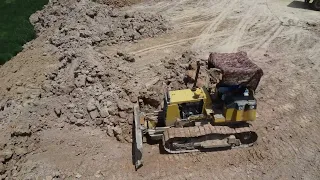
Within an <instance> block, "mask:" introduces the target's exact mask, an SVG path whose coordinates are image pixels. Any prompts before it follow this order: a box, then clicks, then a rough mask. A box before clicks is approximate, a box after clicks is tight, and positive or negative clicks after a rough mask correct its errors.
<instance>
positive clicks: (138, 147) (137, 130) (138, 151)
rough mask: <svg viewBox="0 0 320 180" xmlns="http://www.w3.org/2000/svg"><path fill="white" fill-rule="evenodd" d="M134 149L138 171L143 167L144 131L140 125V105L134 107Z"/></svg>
mask: <svg viewBox="0 0 320 180" xmlns="http://www.w3.org/2000/svg"><path fill="white" fill-rule="evenodd" d="M133 134H134V141H133V143H134V145H133V147H134V149H133V151H134V152H133V156H134V157H133V159H134V165H135V168H136V170H138V169H139V168H140V167H141V166H143V160H142V153H143V151H142V143H143V140H142V131H141V124H140V108H139V105H138V104H135V105H134V133H133Z"/></svg>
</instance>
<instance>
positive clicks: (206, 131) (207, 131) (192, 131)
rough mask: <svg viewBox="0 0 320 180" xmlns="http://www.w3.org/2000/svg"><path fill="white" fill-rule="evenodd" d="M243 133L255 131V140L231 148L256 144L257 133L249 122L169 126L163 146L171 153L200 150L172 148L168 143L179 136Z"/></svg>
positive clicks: (193, 136)
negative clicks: (235, 125)
mask: <svg viewBox="0 0 320 180" xmlns="http://www.w3.org/2000/svg"><path fill="white" fill-rule="evenodd" d="M241 133H253V134H254V136H255V137H254V138H255V140H254V141H253V142H251V143H248V144H246V143H241V144H240V145H239V146H231V148H243V147H249V146H252V145H253V144H254V142H255V141H256V140H257V138H256V133H255V132H253V131H252V129H251V127H250V125H249V124H245V125H244V126H240V127H235V128H233V127H229V126H213V125H211V124H206V125H203V126H193V127H184V128H169V129H167V130H166V131H165V132H164V134H163V146H164V148H165V150H166V151H167V152H169V153H173V154H178V153H188V152H198V151H200V149H190V150H189V149H187V150H171V149H170V148H169V147H168V144H170V143H172V142H173V141H174V139H179V138H199V137H205V136H211V135H213V134H214V135H226V136H228V135H239V134H241Z"/></svg>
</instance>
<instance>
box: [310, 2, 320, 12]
mask: <svg viewBox="0 0 320 180" xmlns="http://www.w3.org/2000/svg"><path fill="white" fill-rule="evenodd" d="M311 6H312V8H313V9H314V10H316V11H320V0H313V2H312V4H311Z"/></svg>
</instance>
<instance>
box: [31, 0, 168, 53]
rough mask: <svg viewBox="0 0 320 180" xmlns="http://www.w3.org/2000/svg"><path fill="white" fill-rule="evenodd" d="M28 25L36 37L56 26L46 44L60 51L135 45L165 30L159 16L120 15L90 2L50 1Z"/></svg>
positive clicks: (119, 12) (136, 13) (139, 13)
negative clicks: (123, 44) (31, 27)
mask: <svg viewBox="0 0 320 180" xmlns="http://www.w3.org/2000/svg"><path fill="white" fill-rule="evenodd" d="M30 21H31V23H32V24H33V25H34V26H35V29H36V31H37V32H38V34H39V33H42V32H43V31H45V30H47V29H49V28H50V27H53V26H55V29H56V30H55V35H54V36H53V37H51V38H50V39H49V40H50V42H51V44H53V45H55V46H61V45H62V46H63V47H62V48H69V47H74V46H78V47H79V46H83V45H88V44H89V45H98V44H101V43H103V44H108V45H112V44H116V43H119V42H125V41H129V42H130V41H136V40H139V39H142V38H146V37H154V36H155V35H157V34H160V33H163V32H166V31H167V30H168V26H167V22H166V21H165V19H164V18H162V17H161V16H160V15H154V14H153V15H151V14H145V13H142V12H123V11H119V10H118V9H116V8H111V7H110V6H107V5H102V4H98V3H94V2H91V1H90V0H79V2H76V3H74V1H62V0H60V1H57V0H54V1H51V3H49V4H48V5H47V6H46V7H45V9H43V10H42V11H38V12H37V13H35V14H33V15H32V16H31V17H30ZM71 43H73V44H71Z"/></svg>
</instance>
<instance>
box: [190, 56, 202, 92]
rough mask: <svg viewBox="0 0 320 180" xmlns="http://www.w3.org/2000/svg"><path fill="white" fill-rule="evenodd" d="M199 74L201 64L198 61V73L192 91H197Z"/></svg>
mask: <svg viewBox="0 0 320 180" xmlns="http://www.w3.org/2000/svg"><path fill="white" fill-rule="evenodd" d="M199 72H200V62H199V61H197V71H196V77H195V78H194V84H193V86H192V89H191V90H192V91H196V89H197V82H198V77H199Z"/></svg>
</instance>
